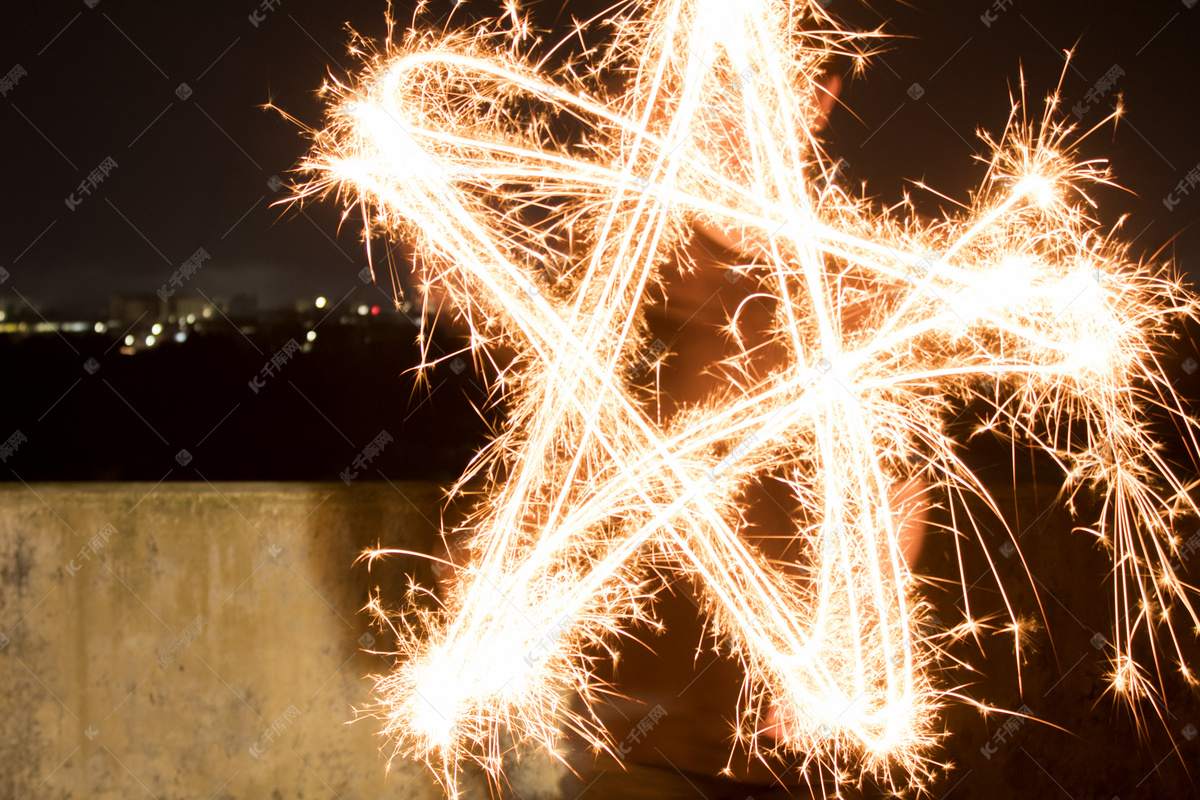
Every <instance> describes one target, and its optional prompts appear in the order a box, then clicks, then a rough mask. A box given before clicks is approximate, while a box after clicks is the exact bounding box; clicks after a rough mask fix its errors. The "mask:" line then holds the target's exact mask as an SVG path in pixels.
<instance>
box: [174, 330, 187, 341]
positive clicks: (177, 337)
mask: <svg viewBox="0 0 1200 800" xmlns="http://www.w3.org/2000/svg"><path fill="white" fill-rule="evenodd" d="M175 341H177V342H186V341H187V334H186V333H184V332H183V331H180V332H179V333H177V334H175Z"/></svg>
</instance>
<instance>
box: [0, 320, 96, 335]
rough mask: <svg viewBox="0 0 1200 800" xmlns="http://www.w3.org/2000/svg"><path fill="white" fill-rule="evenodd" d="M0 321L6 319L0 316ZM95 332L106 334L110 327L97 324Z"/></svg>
mask: <svg viewBox="0 0 1200 800" xmlns="http://www.w3.org/2000/svg"><path fill="white" fill-rule="evenodd" d="M0 319H4V317H2V316H0ZM94 330H95V331H96V333H104V332H105V331H106V330H108V326H107V325H105V324H104V323H103V322H97V323H96V326H95V328H94Z"/></svg>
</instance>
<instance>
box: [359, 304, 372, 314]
mask: <svg viewBox="0 0 1200 800" xmlns="http://www.w3.org/2000/svg"><path fill="white" fill-rule="evenodd" d="M368 311H370V309H369V308H367V307H366V306H359V307H358V315H359V316H360V317H365V316H366V315H367V312H368Z"/></svg>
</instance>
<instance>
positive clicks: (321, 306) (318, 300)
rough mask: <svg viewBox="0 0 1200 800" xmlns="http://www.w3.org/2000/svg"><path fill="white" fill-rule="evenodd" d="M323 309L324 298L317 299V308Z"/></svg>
mask: <svg viewBox="0 0 1200 800" xmlns="http://www.w3.org/2000/svg"><path fill="white" fill-rule="evenodd" d="M324 307H325V298H324V297H318V298H317V308H324Z"/></svg>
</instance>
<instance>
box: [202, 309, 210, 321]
mask: <svg viewBox="0 0 1200 800" xmlns="http://www.w3.org/2000/svg"><path fill="white" fill-rule="evenodd" d="M202 314H203V316H204V318H205V319H208V318H209V317H211V316H212V306H205V307H204V311H203V312H202Z"/></svg>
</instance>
